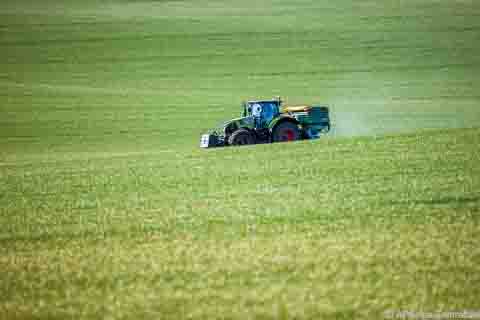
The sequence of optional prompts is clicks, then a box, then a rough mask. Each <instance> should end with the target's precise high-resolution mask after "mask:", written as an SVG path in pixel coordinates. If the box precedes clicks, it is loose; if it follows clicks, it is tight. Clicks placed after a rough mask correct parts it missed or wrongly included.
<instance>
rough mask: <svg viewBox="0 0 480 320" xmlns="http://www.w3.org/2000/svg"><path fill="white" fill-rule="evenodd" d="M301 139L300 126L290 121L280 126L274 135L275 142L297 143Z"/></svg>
mask: <svg viewBox="0 0 480 320" xmlns="http://www.w3.org/2000/svg"><path fill="white" fill-rule="evenodd" d="M299 138H300V130H299V129H298V126H297V125H296V124H295V123H293V122H290V121H286V122H282V123H280V124H278V125H277V126H276V127H275V128H274V130H273V134H272V141H273V142H286V141H295V140H298V139H299Z"/></svg>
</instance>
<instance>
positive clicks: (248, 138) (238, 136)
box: [228, 129, 255, 146]
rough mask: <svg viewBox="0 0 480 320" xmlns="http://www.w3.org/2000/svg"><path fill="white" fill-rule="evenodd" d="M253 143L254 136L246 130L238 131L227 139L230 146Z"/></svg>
mask: <svg viewBox="0 0 480 320" xmlns="http://www.w3.org/2000/svg"><path fill="white" fill-rule="evenodd" d="M254 143H255V136H254V135H253V134H252V133H251V132H250V131H248V130H247V129H238V130H237V131H235V132H234V133H232V135H231V136H230V137H228V144H229V145H232V146H243V145H247V144H254Z"/></svg>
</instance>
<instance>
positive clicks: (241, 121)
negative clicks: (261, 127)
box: [221, 116, 255, 134]
mask: <svg viewBox="0 0 480 320" xmlns="http://www.w3.org/2000/svg"><path fill="white" fill-rule="evenodd" d="M221 127H222V128H223V131H224V132H225V134H228V133H232V132H233V131H235V130H237V129H239V128H254V127H255V119H254V117H253V116H247V117H240V118H235V119H232V120H229V121H226V122H224V123H223V124H222V126H221Z"/></svg>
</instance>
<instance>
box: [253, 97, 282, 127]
mask: <svg viewBox="0 0 480 320" xmlns="http://www.w3.org/2000/svg"><path fill="white" fill-rule="evenodd" d="M247 109H250V110H251V115H252V116H254V117H255V118H257V119H258V123H259V124H260V125H262V126H263V125H266V124H267V123H268V122H270V121H271V120H272V119H273V118H274V117H275V116H277V115H278V113H279V110H278V103H276V102H275V101H259V102H251V103H249V104H248V106H247Z"/></svg>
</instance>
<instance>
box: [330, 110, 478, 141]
mask: <svg viewBox="0 0 480 320" xmlns="http://www.w3.org/2000/svg"><path fill="white" fill-rule="evenodd" d="M330 118H331V121H332V130H331V134H332V135H333V136H340V137H349V136H377V135H385V134H394V133H409V132H415V131H419V130H429V129H450V128H471V127H478V126H479V124H480V114H479V113H478V112H470V113H468V112H454V111H451V112H398V111H394V112H379V111H364V112H360V111H359V112H353V111H348V112H347V111H335V110H331V111H330Z"/></svg>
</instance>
